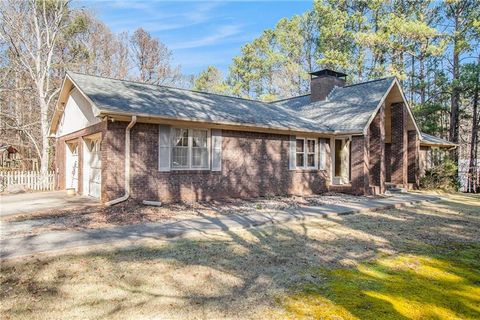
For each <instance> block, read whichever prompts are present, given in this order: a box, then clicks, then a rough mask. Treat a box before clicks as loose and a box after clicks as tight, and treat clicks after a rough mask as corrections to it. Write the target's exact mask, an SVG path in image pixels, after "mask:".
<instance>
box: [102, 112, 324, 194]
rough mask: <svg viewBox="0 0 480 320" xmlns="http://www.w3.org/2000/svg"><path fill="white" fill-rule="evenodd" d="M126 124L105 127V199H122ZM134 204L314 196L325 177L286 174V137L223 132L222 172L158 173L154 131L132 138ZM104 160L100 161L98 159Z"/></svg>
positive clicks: (138, 130)
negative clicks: (232, 198) (283, 195)
mask: <svg viewBox="0 0 480 320" xmlns="http://www.w3.org/2000/svg"><path fill="white" fill-rule="evenodd" d="M126 126H127V123H126V122H113V123H111V122H109V123H108V131H107V134H106V136H105V142H106V144H107V145H108V149H109V150H108V151H107V153H106V154H105V158H106V159H105V162H104V163H105V165H106V167H105V170H104V176H105V177H104V176H102V178H104V179H103V181H104V188H102V189H103V190H104V192H105V198H106V199H108V200H111V199H114V198H116V197H118V196H121V195H123V192H124V190H123V186H124V179H123V177H124V176H123V171H124V163H125V162H124V144H125V128H126ZM131 134H132V135H131V152H132V155H131V160H132V161H131V177H132V180H131V186H132V195H131V196H132V198H134V199H137V200H144V199H147V200H160V201H164V202H171V201H178V200H184V201H199V200H209V199H221V198H229V197H244V198H249V197H258V196H265V195H281V194H312V193H320V192H323V191H326V190H327V179H328V177H329V174H330V173H329V171H328V170H327V171H320V170H313V171H311V170H303V171H302V170H298V171H290V170H289V169H288V150H289V136H288V135H279V134H266V133H254V132H241V131H228V130H223V131H222V171H221V172H213V171H200V170H199V171H181V170H177V171H171V172H159V171H158V125H154V124H144V123H137V124H136V125H135V126H134V127H133V129H132V133H131ZM102 160H103V158H102Z"/></svg>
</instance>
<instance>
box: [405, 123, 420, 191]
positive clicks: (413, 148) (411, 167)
mask: <svg viewBox="0 0 480 320" xmlns="http://www.w3.org/2000/svg"><path fill="white" fill-rule="evenodd" d="M407 150H408V182H409V183H413V186H414V188H418V185H419V177H420V163H419V161H420V139H419V137H418V134H417V131H416V130H411V131H408V147H407Z"/></svg>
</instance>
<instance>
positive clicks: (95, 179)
mask: <svg viewBox="0 0 480 320" xmlns="http://www.w3.org/2000/svg"><path fill="white" fill-rule="evenodd" d="M89 149H90V159H89V160H90V170H89V175H88V195H89V196H92V197H95V198H100V192H101V185H102V163H101V160H100V159H101V158H100V140H94V141H91V142H90V148H89Z"/></svg>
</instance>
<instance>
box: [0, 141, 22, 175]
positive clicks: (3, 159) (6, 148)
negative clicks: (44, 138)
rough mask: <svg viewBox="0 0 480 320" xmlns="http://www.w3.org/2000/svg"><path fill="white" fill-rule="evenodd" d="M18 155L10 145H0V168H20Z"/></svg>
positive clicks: (15, 149)
mask: <svg viewBox="0 0 480 320" xmlns="http://www.w3.org/2000/svg"><path fill="white" fill-rule="evenodd" d="M20 160H21V157H20V153H19V152H18V149H17V148H15V147H14V146H12V145H10V144H0V168H9V169H11V168H18V167H20Z"/></svg>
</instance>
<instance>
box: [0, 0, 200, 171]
mask: <svg viewBox="0 0 480 320" xmlns="http://www.w3.org/2000/svg"><path fill="white" fill-rule="evenodd" d="M66 70H72V71H78V72H82V73H87V74H93V75H98V76H104V77H112V78H118V79H130V80H135V81H141V82H145V83H151V84H166V85H175V86H181V87H185V86H187V87H190V86H191V80H189V79H188V77H185V76H184V75H182V73H181V69H180V66H178V65H174V64H173V63H172V53H171V51H170V50H169V49H168V48H167V47H166V46H165V45H164V44H163V43H162V42H160V40H159V39H157V38H155V37H153V36H152V35H151V34H150V33H148V32H147V31H146V30H144V29H142V28H139V29H137V30H136V31H135V32H133V33H132V34H128V33H121V34H114V33H113V32H111V31H110V29H109V28H108V27H107V26H106V25H105V24H104V23H103V22H102V21H100V20H99V19H97V18H96V17H95V15H94V14H93V13H92V12H90V11H88V10H86V9H83V8H77V7H74V6H72V4H71V1H69V0H59V1H57V0H28V1H16V0H4V1H1V2H0V130H1V137H2V138H1V141H0V142H1V143H8V144H13V145H15V146H17V147H20V148H26V149H32V150H34V152H35V154H36V155H37V157H38V159H40V164H41V170H42V171H45V170H47V168H48V167H49V165H51V160H52V158H53V157H51V156H50V153H52V152H53V150H52V146H51V144H50V143H49V140H48V139H49V138H48V130H49V125H50V119H51V116H52V113H53V109H54V106H55V103H56V99H57V97H58V93H59V91H60V89H61V82H62V80H63V77H64V75H65V71H66Z"/></svg>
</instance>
